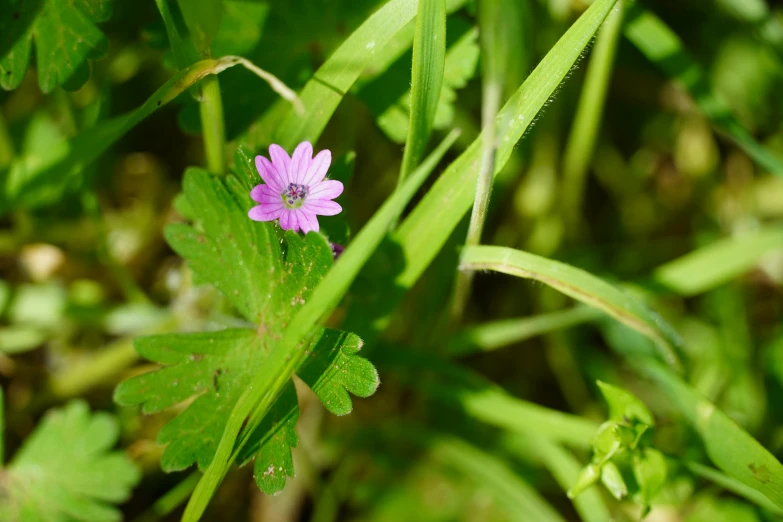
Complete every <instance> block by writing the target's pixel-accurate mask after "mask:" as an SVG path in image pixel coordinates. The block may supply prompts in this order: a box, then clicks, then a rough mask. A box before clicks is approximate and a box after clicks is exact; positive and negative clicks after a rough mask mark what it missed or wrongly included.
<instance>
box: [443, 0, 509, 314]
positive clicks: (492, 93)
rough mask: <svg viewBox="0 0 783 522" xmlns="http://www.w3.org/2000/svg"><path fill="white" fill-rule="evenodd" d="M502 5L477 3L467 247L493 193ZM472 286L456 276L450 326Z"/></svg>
mask: <svg viewBox="0 0 783 522" xmlns="http://www.w3.org/2000/svg"><path fill="white" fill-rule="evenodd" d="M502 4H503V2H502V0H484V1H482V2H481V3H479V26H480V28H481V32H480V33H479V37H480V39H481V51H482V56H483V57H484V58H485V60H484V62H483V64H484V66H483V71H482V73H483V74H482V90H483V92H482V98H481V125H482V127H483V129H484V131H483V132H482V134H481V161H480V163H479V172H478V178H477V180H476V192H475V194H474V197H473V209H472V210H471V213H470V222H469V224H468V234H467V236H466V238H465V245H467V246H472V245H478V244H479V243H481V233H482V231H483V230H484V222H485V221H486V219H487V209H488V208H489V197H490V194H491V193H492V179H493V175H492V174H493V171H494V169H495V150H496V148H497V142H496V140H497V136H496V130H497V129H496V128H495V119H496V118H497V115H498V109H499V107H500V101H501V97H502V95H503V84H504V78H505V74H504V72H505V69H506V67H507V65H508V62H509V61H510V55H509V52H508V44H509V42H508V41H507V40H508V39H507V38H503V36H504V35H507V30H508V29H507V27H505V25H506V24H504V23H503V17H504V15H505V13H506V12H509V11H510V10H507V9H504V7H505V6H504V5H502ZM506 16H507V15H506ZM472 284H473V273H472V272H459V273H458V274H457V282H456V284H455V287H454V302H453V305H452V309H451V322H452V324H457V323H459V322H460V320H461V319H462V314H463V313H464V311H465V306H466V305H467V302H468V298H469V297H470V290H471V285H472Z"/></svg>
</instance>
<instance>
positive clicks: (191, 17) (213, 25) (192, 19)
mask: <svg viewBox="0 0 783 522" xmlns="http://www.w3.org/2000/svg"><path fill="white" fill-rule="evenodd" d="M177 3H178V4H179V9H180V11H182V17H183V18H184V19H185V25H187V26H188V30H189V31H190V37H191V38H192V39H193V43H194V44H195V46H196V50H197V51H198V52H199V53H201V56H203V57H204V58H209V57H210V52H209V51H210V46H211V45H212V41H213V40H214V39H215V36H216V35H217V33H218V30H219V29H220V21H221V19H222V17H223V5H222V4H223V2H222V0H178V2H177Z"/></svg>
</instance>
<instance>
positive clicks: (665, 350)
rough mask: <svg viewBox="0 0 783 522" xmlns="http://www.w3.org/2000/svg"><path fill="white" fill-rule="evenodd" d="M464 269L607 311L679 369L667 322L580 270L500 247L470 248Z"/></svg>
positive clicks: (675, 342)
mask: <svg viewBox="0 0 783 522" xmlns="http://www.w3.org/2000/svg"><path fill="white" fill-rule="evenodd" d="M460 268H461V269H465V270H494V271H496V272H502V273H504V274H509V275H514V276H517V277H524V278H528V279H535V280H537V281H540V282H542V283H544V284H546V285H548V286H551V287H552V288H554V289H556V290H558V291H560V292H562V293H564V294H566V295H568V296H570V297H573V298H574V299H576V300H578V301H581V302H583V303H585V304H587V305H590V306H592V307H595V308H598V309H599V310H603V311H604V312H606V313H607V314H608V315H610V316H611V317H614V318H615V319H617V320H618V321H619V322H621V323H623V324H625V325H626V326H629V327H631V328H632V329H634V330H636V331H637V332H639V333H641V334H642V335H644V336H645V337H648V338H650V339H652V340H653V341H654V342H655V344H656V346H657V347H658V348H659V350H660V352H661V355H662V356H663V358H664V360H666V362H667V363H669V364H670V365H671V366H673V367H675V368H677V369H679V360H678V358H677V355H676V353H675V347H676V346H679V344H680V341H679V339H678V338H677V337H676V334H674V333H673V331H671V328H670V327H667V325H666V324H665V323H664V322H663V320H662V319H661V318H660V317H658V316H657V315H655V314H654V313H653V312H652V311H650V310H649V309H647V307H645V306H644V304H643V303H641V302H640V301H638V300H636V299H634V298H633V297H632V296H630V295H628V294H626V293H624V292H623V291H621V290H620V289H618V288H616V287H614V286H612V285H610V284H609V283H607V282H606V281H604V280H602V279H600V278H598V277H596V276H594V275H592V274H590V273H588V272H585V271H584V270H580V269H579V268H575V267H573V266H570V265H567V264H565V263H560V262H558V261H554V260H552V259H547V258H545V257H540V256H536V255H533V254H529V253H527V252H522V251H520V250H514V249H512V248H506V247H498V246H476V247H468V248H466V249H465V251H464V252H463V253H462V259H461V260H460Z"/></svg>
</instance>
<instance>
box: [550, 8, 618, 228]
mask: <svg viewBox="0 0 783 522" xmlns="http://www.w3.org/2000/svg"><path fill="white" fill-rule="evenodd" d="M616 5H617V7H616V8H615V9H614V10H613V11H612V12H611V13H609V16H607V17H606V22H605V23H604V25H603V27H602V28H601V30H600V32H599V33H598V38H597V40H596V44H595V47H594V48H593V52H592V56H591V57H590V65H589V66H588V67H587V74H586V76H585V83H584V87H583V88H582V92H581V94H580V96H579V106H578V108H577V111H576V117H575V119H574V125H573V127H572V128H571V134H570V136H569V137H568V144H567V145H566V150H565V158H564V160H563V209H564V215H565V218H566V221H567V223H568V226H569V230H570V231H571V232H574V231H575V229H577V228H578V225H579V215H580V210H581V208H582V200H583V198H584V187H585V177H586V174H587V168H588V166H589V164H590V160H591V158H592V156H593V150H594V148H595V141H596V137H597V135H598V127H599V125H600V124H601V115H602V113H603V109H604V103H605V102H606V91H607V90H608V87H609V79H610V77H611V75H612V65H613V63H614V56H615V52H616V50H617V42H618V40H619V38H620V29H621V28H622V22H623V16H622V2H617V4H616Z"/></svg>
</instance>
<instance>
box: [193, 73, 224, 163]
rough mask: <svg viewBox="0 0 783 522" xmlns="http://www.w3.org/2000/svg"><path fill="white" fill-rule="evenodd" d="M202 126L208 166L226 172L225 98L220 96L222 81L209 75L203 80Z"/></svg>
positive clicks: (200, 105)
mask: <svg viewBox="0 0 783 522" xmlns="http://www.w3.org/2000/svg"><path fill="white" fill-rule="evenodd" d="M199 108H200V111H201V128H202V133H203V136H204V151H205V153H206V156H207V168H208V169H209V170H210V172H212V173H213V174H218V175H221V176H222V175H223V174H225V173H226V152H225V145H226V127H225V122H224V120H223V100H222V99H221V97H220V81H219V80H218V77H217V76H214V75H213V76H208V77H206V78H204V79H203V80H202V81H201V103H200V104H199Z"/></svg>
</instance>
